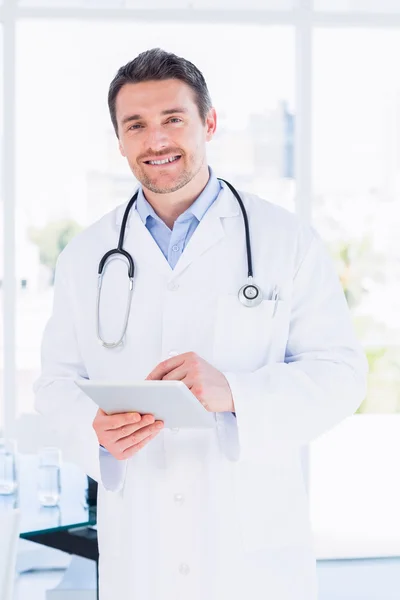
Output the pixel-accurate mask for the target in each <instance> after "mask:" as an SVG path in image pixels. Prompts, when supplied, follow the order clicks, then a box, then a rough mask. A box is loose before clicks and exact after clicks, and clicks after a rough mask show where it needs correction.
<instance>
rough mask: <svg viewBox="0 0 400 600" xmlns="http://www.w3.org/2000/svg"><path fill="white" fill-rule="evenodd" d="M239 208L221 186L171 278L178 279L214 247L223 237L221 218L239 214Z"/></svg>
mask: <svg viewBox="0 0 400 600" xmlns="http://www.w3.org/2000/svg"><path fill="white" fill-rule="evenodd" d="M239 210H240V209H239V206H238V205H237V203H236V205H235V198H234V196H233V194H232V193H231V192H230V190H229V189H228V188H227V187H226V186H225V184H223V188H222V190H221V192H220V194H219V196H218V198H217V199H216V200H215V202H214V203H213V204H212V205H211V207H210V208H209V210H208V211H207V212H206V214H205V215H204V217H203V218H202V220H201V221H200V223H199V224H198V226H197V228H196V231H195V232H194V234H193V235H192V237H191V238H190V240H189V243H188V245H187V246H186V248H185V250H184V251H183V253H182V254H181V256H180V258H179V260H178V262H177V264H176V266H175V269H174V270H173V271H172V272H171V273H172V276H173V277H178V276H179V275H180V274H181V273H182V272H183V271H184V270H185V269H187V268H188V267H189V266H190V265H191V264H192V263H193V262H195V261H196V259H197V258H199V257H200V256H201V255H202V254H204V252H206V251H207V250H209V249H210V248H212V247H213V246H215V245H216V244H217V243H218V242H219V241H220V240H221V239H223V237H224V236H225V231H224V227H223V224H222V218H223V217H232V216H236V215H238V214H239Z"/></svg>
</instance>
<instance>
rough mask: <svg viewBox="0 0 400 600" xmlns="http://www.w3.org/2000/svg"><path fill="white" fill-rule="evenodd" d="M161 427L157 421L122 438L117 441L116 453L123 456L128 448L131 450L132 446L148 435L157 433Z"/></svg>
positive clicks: (161, 423)
mask: <svg viewBox="0 0 400 600" xmlns="http://www.w3.org/2000/svg"><path fill="white" fill-rule="evenodd" d="M163 426H164V424H163V422H162V421H158V422H157V423H153V425H148V426H147V427H143V428H142V429H139V430H138V431H135V433H132V434H131V435H129V436H128V437H125V438H122V440H119V441H118V442H117V443H116V446H117V450H118V452H119V453H122V454H123V453H124V452H125V451H126V450H128V449H129V448H132V446H136V445H137V444H140V443H141V442H142V441H143V440H145V439H146V438H147V437H149V436H150V435H152V434H157V433H159V432H160V431H161V430H162V428H163Z"/></svg>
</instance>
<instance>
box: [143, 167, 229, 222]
mask: <svg viewBox="0 0 400 600" xmlns="http://www.w3.org/2000/svg"><path fill="white" fill-rule="evenodd" d="M208 172H209V179H208V182H207V185H206V187H205V188H204V190H203V191H202V192H201V194H200V195H199V196H198V197H197V198H196V200H195V201H194V202H193V204H192V205H191V206H189V208H188V209H187V210H185V212H184V213H182V214H181V215H180V216H179V217H178V219H177V220H178V221H179V222H181V223H182V222H184V221H188V220H190V219H191V218H192V217H196V219H197V220H198V221H199V222H200V221H201V219H202V218H203V217H204V215H205V213H206V212H207V210H208V209H209V208H210V206H211V204H212V203H213V202H214V200H215V199H216V198H217V197H218V194H219V192H220V191H221V183H220V181H219V180H218V178H217V177H216V175H215V173H214V171H213V170H212V169H211V167H208ZM135 205H136V210H137V212H138V213H139V216H140V218H141V220H142V221H143V223H144V224H146V222H147V219H148V217H152V218H153V219H155V220H156V221H160V222H161V219H160V217H159V216H158V215H157V214H156V212H155V211H154V209H153V207H152V206H151V204H150V203H149V202H148V201H147V200H146V198H145V196H144V193H143V188H142V187H140V188H139V190H138V197H137V200H136V203H135Z"/></svg>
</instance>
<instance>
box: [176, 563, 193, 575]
mask: <svg viewBox="0 0 400 600" xmlns="http://www.w3.org/2000/svg"><path fill="white" fill-rule="evenodd" d="M179 573H180V574H181V575H189V573H190V568H189V565H186V564H185V563H181V564H180V565H179Z"/></svg>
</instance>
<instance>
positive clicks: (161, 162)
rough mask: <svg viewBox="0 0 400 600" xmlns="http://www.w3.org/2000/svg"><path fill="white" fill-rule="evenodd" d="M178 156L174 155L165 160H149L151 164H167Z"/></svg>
mask: <svg viewBox="0 0 400 600" xmlns="http://www.w3.org/2000/svg"><path fill="white" fill-rule="evenodd" d="M178 158H179V157H178V156H172V157H171V158H164V159H163V160H149V161H148V162H149V163H150V164H151V165H165V164H166V163H168V162H174V160H177V159H178Z"/></svg>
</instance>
